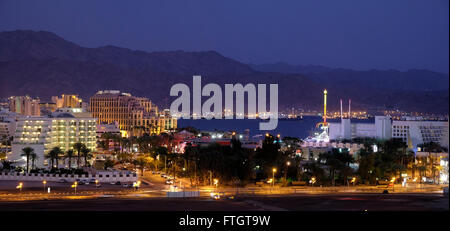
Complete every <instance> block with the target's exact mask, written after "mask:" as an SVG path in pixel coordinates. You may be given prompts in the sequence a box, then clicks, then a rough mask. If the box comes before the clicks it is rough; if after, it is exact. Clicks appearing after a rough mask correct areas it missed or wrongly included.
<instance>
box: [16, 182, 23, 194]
mask: <svg viewBox="0 0 450 231" xmlns="http://www.w3.org/2000/svg"><path fill="white" fill-rule="evenodd" d="M22 187H23V183H22V182H19V185H17V187H16V188H17V189H19V190H20V192H22Z"/></svg>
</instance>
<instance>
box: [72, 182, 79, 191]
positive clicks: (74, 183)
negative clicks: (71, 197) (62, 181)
mask: <svg viewBox="0 0 450 231" xmlns="http://www.w3.org/2000/svg"><path fill="white" fill-rule="evenodd" d="M77 186H78V182H76V181H75V182H73V185H72V188H74V189H75V194H77Z"/></svg>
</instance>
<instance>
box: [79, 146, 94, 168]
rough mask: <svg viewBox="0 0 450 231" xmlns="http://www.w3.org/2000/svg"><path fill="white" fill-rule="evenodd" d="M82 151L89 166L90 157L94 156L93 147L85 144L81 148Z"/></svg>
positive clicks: (85, 162) (86, 164)
mask: <svg viewBox="0 0 450 231" xmlns="http://www.w3.org/2000/svg"><path fill="white" fill-rule="evenodd" d="M81 153H82V156H83V158H84V166H85V167H87V166H88V164H89V163H88V161H87V160H88V158H90V157H92V154H91V149H89V148H87V147H86V146H83V147H82V148H81Z"/></svg>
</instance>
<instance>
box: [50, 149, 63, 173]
mask: <svg viewBox="0 0 450 231" xmlns="http://www.w3.org/2000/svg"><path fill="white" fill-rule="evenodd" d="M62 153H63V151H62V150H61V148H60V147H53V148H52V149H51V150H50V151H49V152H48V155H47V157H48V158H49V159H50V161H51V163H52V168H54V167H55V163H56V167H58V159H59V155H60V154H62Z"/></svg>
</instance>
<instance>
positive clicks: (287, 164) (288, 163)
mask: <svg viewBox="0 0 450 231" xmlns="http://www.w3.org/2000/svg"><path fill="white" fill-rule="evenodd" d="M290 165H291V162H290V161H288V162H286V171H284V181H285V182H286V177H287V171H288V168H289V166H290Z"/></svg>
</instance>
